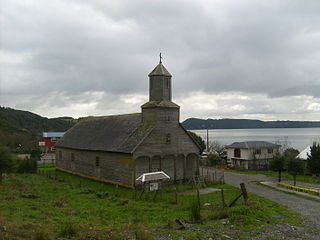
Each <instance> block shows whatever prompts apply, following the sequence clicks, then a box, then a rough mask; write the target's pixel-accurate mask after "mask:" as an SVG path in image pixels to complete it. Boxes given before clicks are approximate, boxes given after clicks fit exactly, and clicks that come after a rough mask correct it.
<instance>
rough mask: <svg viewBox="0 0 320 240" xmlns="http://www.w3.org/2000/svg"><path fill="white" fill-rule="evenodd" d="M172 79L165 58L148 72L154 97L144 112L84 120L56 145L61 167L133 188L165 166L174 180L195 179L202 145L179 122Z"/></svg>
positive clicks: (144, 106)
mask: <svg viewBox="0 0 320 240" xmlns="http://www.w3.org/2000/svg"><path fill="white" fill-rule="evenodd" d="M171 80H172V76H171V74H170V73H169V72H168V70H167V69H166V68H165V67H164V66H163V64H162V63H161V61H160V63H159V64H158V65H157V66H156V67H155V68H154V70H153V71H152V72H151V73H150V74H149V101H148V102H147V103H145V104H143V105H142V106H141V113H134V114H124V115H115V116H106V117H88V118H85V119H83V120H81V121H80V122H79V123H78V124H76V125H75V126H74V127H72V128H71V129H70V130H69V131H67V132H66V133H65V135H64V136H63V138H62V139H61V140H60V141H59V142H58V143H57V144H56V145H55V148H56V150H57V151H56V165H57V168H58V169H59V170H61V171H66V172H70V173H72V174H77V175H80V176H83V177H87V178H92V179H96V180H99V181H103V182H108V183H113V184H118V185H121V186H126V187H132V188H134V187H135V186H136V185H137V184H139V183H140V181H137V180H136V179H137V178H138V177H139V176H140V175H142V174H144V173H148V172H158V171H163V172H164V173H166V174H167V175H168V176H169V177H170V180H171V181H183V180H188V179H192V178H193V176H194V175H195V174H198V169H199V163H198V160H199V146H198V145H197V143H196V142H195V141H194V140H193V139H192V137H191V136H190V135H189V134H188V132H187V131H186V130H185V129H184V128H183V127H182V125H181V124H180V122H179V117H180V107H179V106H178V105H177V104H175V103H173V102H172V85H171Z"/></svg>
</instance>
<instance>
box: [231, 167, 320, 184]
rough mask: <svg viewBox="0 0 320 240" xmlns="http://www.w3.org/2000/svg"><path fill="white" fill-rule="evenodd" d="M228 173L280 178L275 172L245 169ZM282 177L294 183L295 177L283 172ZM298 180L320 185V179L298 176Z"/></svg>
mask: <svg viewBox="0 0 320 240" xmlns="http://www.w3.org/2000/svg"><path fill="white" fill-rule="evenodd" d="M227 171H229V172H235V173H244V174H263V175H266V176H268V177H275V178H278V172H274V171H258V170H244V169H232V170H227ZM281 177H282V178H286V179H288V180H291V181H293V177H292V176H291V175H290V174H289V173H287V172H282V173H281ZM296 180H297V181H298V182H305V183H313V184H320V177H312V176H306V175H298V176H297V179H296Z"/></svg>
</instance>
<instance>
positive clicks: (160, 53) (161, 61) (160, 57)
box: [159, 53, 162, 63]
mask: <svg viewBox="0 0 320 240" xmlns="http://www.w3.org/2000/svg"><path fill="white" fill-rule="evenodd" d="M159 57H160V62H159V63H162V56H161V53H160V54H159Z"/></svg>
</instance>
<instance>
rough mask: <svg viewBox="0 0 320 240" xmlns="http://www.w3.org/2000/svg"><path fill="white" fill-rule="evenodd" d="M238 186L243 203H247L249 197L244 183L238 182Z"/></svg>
mask: <svg viewBox="0 0 320 240" xmlns="http://www.w3.org/2000/svg"><path fill="white" fill-rule="evenodd" d="M240 187H241V191H242V195H243V199H244V203H245V204H246V205H247V204H248V199H249V197H248V193H247V189H246V186H245V185H244V183H240Z"/></svg>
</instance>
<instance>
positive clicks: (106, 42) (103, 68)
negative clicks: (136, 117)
mask: <svg viewBox="0 0 320 240" xmlns="http://www.w3.org/2000/svg"><path fill="white" fill-rule="evenodd" d="M0 9H1V10H0V15H1V21H0V29H1V30H0V31H1V32H0V40H1V42H0V71H1V72H0V74H1V75H0V94H1V96H0V100H1V104H3V105H8V106H12V107H21V108H24V109H27V110H30V111H32V110H37V111H39V113H43V114H47V115H55V114H61V111H60V110H59V107H60V109H64V110H65V111H66V113H65V114H63V115H68V110H67V109H68V108H67V107H66V106H69V105H70V106H72V107H73V109H77V111H78V112H79V114H80V115H81V114H86V113H87V112H86V110H84V109H86V105H85V104H86V103H87V102H88V101H89V102H90V101H92V106H91V110H90V113H89V114H95V113H96V114H100V113H101V114H103V113H108V114H112V113H118V112H122V110H123V109H125V110H128V111H130V109H131V110H132V111H136V110H137V109H138V108H137V107H134V106H133V105H128V104H127V105H125V104H123V101H124V99H126V98H128V99H132V98H134V99H140V100H141V101H142V99H145V97H147V95H148V93H147V91H148V86H147V84H148V80H147V74H148V73H149V71H151V70H152V68H153V67H154V66H155V65H156V64H157V61H158V57H157V56H158V53H159V51H162V52H163V53H164V54H163V55H164V63H165V65H166V67H167V68H168V70H169V71H170V72H171V73H172V74H173V76H174V96H176V100H177V101H181V104H182V105H183V104H184V101H185V98H192V97H193V95H192V94H190V93H194V92H200V93H202V94H203V95H204V96H210V97H212V98H215V97H216V96H221V94H228V93H232V94H230V96H233V99H228V100H226V101H227V102H226V103H221V102H219V104H222V105H221V106H220V107H223V106H229V107H231V106H235V109H234V111H239V114H240V115H241V116H244V114H247V115H248V116H262V115H263V118H268V116H269V117H270V118H274V119H276V118H280V117H282V115H281V112H280V111H279V109H282V110H283V111H285V112H288V116H290V117H291V118H292V119H298V118H299V116H298V114H299V111H302V110H301V109H300V110H299V108H298V105H299V106H300V105H301V104H297V105H295V106H294V105H292V106H290V104H285V106H286V108H281V107H276V108H275V107H272V106H271V105H270V104H269V103H268V102H272V103H273V104H274V105H279V104H280V105H281V104H284V101H283V100H280V99H282V98H283V97H287V98H288V99H294V98H295V97H296V96H305V97H310V98H311V99H313V100H310V101H314V102H313V103H314V105H312V106H313V107H311V108H310V111H309V114H310V119H314V120H316V119H315V118H317V117H318V115H317V114H318V113H319V111H320V109H319V108H318V107H317V106H318V105H317V104H318V98H319V97H320V91H318V89H319V86H320V70H319V61H320V47H319V45H320V27H319V26H320V16H319V14H318V13H319V11H320V2H319V1H316V0H314V1H307V2H302V1H276V0H271V1H263V2H262V1H259V0H249V1H248V0H246V1H231V0H230V1H204V0H203V1H178V0H177V1H169V0H168V1H147V0H144V1H142V0H141V1H130V0H126V1H98V0H92V1H84V0H82V1H79V0H73V1H31V0H30V1H14V0H12V1H6V2H4V1H3V2H2V3H1V8H0ZM234 92H236V93H237V94H233V93H234ZM97 93H100V94H101V95H99V96H100V97H97V95H96V94H97ZM239 95H242V96H264V97H263V98H264V100H263V101H262V104H264V105H263V106H257V105H256V104H255V103H254V101H255V100H252V99H250V97H249V99H250V100H247V101H242V103H241V104H239V103H238V101H239V100H238V99H237V97H236V96H239ZM48 96H49V97H48ZM93 96H94V97H93ZM133 96H135V97H133ZM143 96H145V97H143ZM111 98H112V99H113V100H112V101H111ZM22 99H28V100H25V101H23V100H22ZM44 99H46V100H45V101H44ZM193 100H195V99H193ZM137 101H138V100H137ZM143 101H144V100H143ZM199 101H200V100H199ZM277 101H278V102H277ZM301 101H302V100H301ZM106 102H109V103H110V102H112V103H113V104H112V106H113V107H112V108H111V109H112V111H109V109H107V108H106V109H105V110H102V109H103V106H107V104H106ZM69 103H72V104H73V105H72V104H69ZM178 103H179V102H178ZM277 103H278V104H277ZM137 104H138V103H137ZM139 104H140V103H139ZM141 104H142V102H141ZM199 104H201V103H199ZM212 104H213V105H212V106H211V107H212V110H214V111H211V112H210V111H208V112H206V114H208V115H207V116H208V117H211V116H212V115H213V114H216V113H217V112H221V116H226V115H228V114H226V113H224V111H223V109H220V110H219V106H218V107H215V106H214V103H212ZM223 104H225V105H223ZM310 104H312V103H310ZM45 106H47V107H50V106H54V110H52V111H53V112H50V111H48V110H45ZM75 106H76V107H75ZM128 106H130V107H129V108H128ZM241 106H242V107H241ZM209 109H210V107H209ZM184 111H186V114H185V115H184V116H186V117H188V116H192V115H194V114H198V115H201V116H202V117H205V116H203V114H201V113H198V112H195V111H192V110H190V109H189V110H188V109H187V108H185V110H184ZM240 112H241V113H240ZM73 114H74V115H79V114H76V112H75V111H73ZM284 114H285V113H284ZM217 115H219V114H217ZM240 115H239V116H240ZM230 117H232V116H230Z"/></svg>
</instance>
